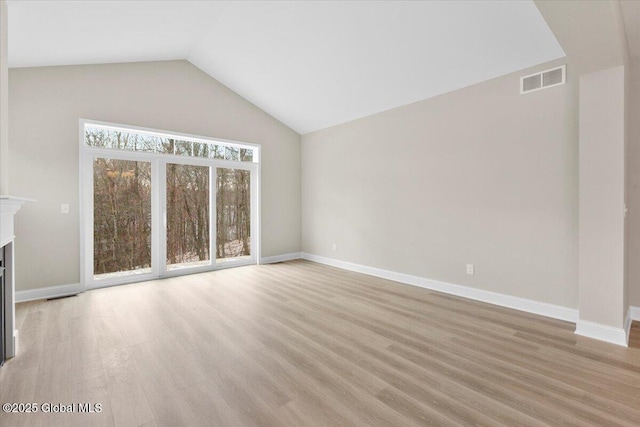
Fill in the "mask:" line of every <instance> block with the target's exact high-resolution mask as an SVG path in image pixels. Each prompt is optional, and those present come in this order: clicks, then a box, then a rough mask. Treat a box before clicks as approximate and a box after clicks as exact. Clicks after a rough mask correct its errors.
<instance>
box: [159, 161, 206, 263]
mask: <svg viewBox="0 0 640 427" xmlns="http://www.w3.org/2000/svg"><path fill="white" fill-rule="evenodd" d="M210 175H211V167H208V166H194V165H180V164H175V163H168V164H167V165H166V177H167V179H166V208H165V209H166V240H167V256H166V260H167V270H169V271H172V270H181V269H186V268H192V267H202V266H208V265H211V235H210V228H209V225H210V216H211V212H210V205H209V203H210V199H211V197H210V186H209V182H210Z"/></svg>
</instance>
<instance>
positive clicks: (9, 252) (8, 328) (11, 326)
mask: <svg viewBox="0 0 640 427" xmlns="http://www.w3.org/2000/svg"><path fill="white" fill-rule="evenodd" d="M26 202H35V200H33V199H27V198H25V197H14V196H0V248H4V261H5V272H4V277H5V294H4V296H5V298H4V303H5V305H4V308H5V310H4V312H5V341H6V342H5V344H6V346H5V353H6V354H5V357H6V358H7V359H8V358H11V357H13V356H15V355H16V352H17V347H18V342H17V331H16V330H15V294H16V293H15V272H14V249H13V240H14V239H15V232H14V227H13V217H14V215H15V214H16V212H18V210H20V208H21V207H22V205H23V204H24V203H26Z"/></svg>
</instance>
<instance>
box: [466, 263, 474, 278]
mask: <svg viewBox="0 0 640 427" xmlns="http://www.w3.org/2000/svg"><path fill="white" fill-rule="evenodd" d="M475 270H476V268H475V267H474V266H473V264H467V274H470V275H472V276H473V275H474V274H475Z"/></svg>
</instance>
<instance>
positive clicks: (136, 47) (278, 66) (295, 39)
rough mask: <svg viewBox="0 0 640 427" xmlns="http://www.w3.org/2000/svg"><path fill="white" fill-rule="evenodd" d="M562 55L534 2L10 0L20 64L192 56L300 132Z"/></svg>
mask: <svg viewBox="0 0 640 427" xmlns="http://www.w3.org/2000/svg"><path fill="white" fill-rule="evenodd" d="M562 56H564V52H563V50H562V48H561V47H560V45H559V44H558V42H557V41H556V39H555V37H554V36H553V34H552V33H551V31H550V30H549V27H548V26H547V24H546V22H545V21H544V19H543V18H542V16H541V14H540V13H539V11H538V9H537V8H536V6H535V4H534V3H533V2H532V1H513V2H510V1H471V2H463V1H442V2H438V1H428V2H416V1H414V2H402V1H389V2H386V1H372V2H369V1H360V2H324V1H318V2H312V1H299V2H271V1H261V2H213V1H153V0H145V1H25V0H12V1H9V65H10V66H11V67H34V66H48V65H71V64H97V63H114V62H131V61H150V60H168V59H187V60H189V61H190V62H192V63H193V64H194V65H196V66H197V67H199V68H200V69H202V70H203V71H205V72H207V73H208V74H210V75H211V76H212V77H214V78H215V79H217V80H219V81H220V82H222V83H223V84H225V85H227V86H228V87H230V88H231V89H233V90H234V91H236V92H237V93H239V94H240V95H241V96H243V97H245V98H246V99H248V100H249V101H251V102H253V103H254V104H255V105H257V106H258V107H260V108H262V109H263V110H265V111H266V112H268V113H269V114H271V115H273V116H274V117H276V118H277V119H279V120H281V121H282V122H284V123H285V124H287V125H288V126H290V127H291V128H293V129H294V130H296V131H297V132H299V133H301V134H304V133H308V132H312V131H315V130H318V129H322V128H326V127H329V126H333V125H336V124H339V123H344V122H347V121H350V120H354V119H357V118H360V117H364V116H367V115H370V114H374V113H377V112H380V111H384V110H387V109H390V108H394V107H397V106H401V105H405V104H408V103H411V102H415V101H419V100H422V99H426V98H429V97H433V96H437V95H440V94H443V93H446V92H449V91H452V90H455V89H459V88H462V87H465V86H468V85H472V84H475V83H478V82H481V81H484V80H487V79H491V78H494V77H498V76H501V75H504V74H507V73H510V72H513V71H516V70H520V69H523V68H526V67H529V66H532V65H536V64H539V63H542V62H546V61H549V60H552V59H556V58H559V57H562ZM514 90H517V88H516V89H514Z"/></svg>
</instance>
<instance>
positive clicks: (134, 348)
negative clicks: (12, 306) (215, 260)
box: [0, 260, 640, 427]
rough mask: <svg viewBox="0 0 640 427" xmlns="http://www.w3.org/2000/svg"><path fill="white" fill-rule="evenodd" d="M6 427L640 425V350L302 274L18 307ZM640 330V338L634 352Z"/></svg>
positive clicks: (293, 270) (425, 295)
mask: <svg viewBox="0 0 640 427" xmlns="http://www.w3.org/2000/svg"><path fill="white" fill-rule="evenodd" d="M17 325H18V327H19V330H20V353H19V355H18V356H17V357H16V358H14V359H12V360H10V361H8V363H6V365H5V366H4V367H2V368H1V369H0V402H2V403H5V402H22V403H27V402H36V403H38V404H42V403H52V404H56V403H58V404H66V405H68V404H71V403H100V404H101V405H102V411H101V412H99V413H92V414H87V413H51V414H43V413H42V412H38V413H36V414H33V413H32V414H6V413H0V425H2V426H3V427H9V426H112V425H117V426H171V427H175V426H200V425H202V426H315V425H319V426H424V425H438V426H449V425H486V426H495V425H508V426H513V425H527V426H541V425H569V426H586V425H594V426H623V425H627V426H632V425H633V426H638V425H640V348H639V347H640V337H638V339H636V338H635V337H634V338H632V343H631V344H632V347H631V348H628V349H626V348H622V347H617V346H614V345H609V344H605V343H601V342H598V341H594V340H590V339H588V338H583V337H579V336H576V335H575V334H574V333H573V331H574V329H575V325H573V324H571V323H566V322H561V321H556V320H552V319H548V318H544V317H539V316H535V315H530V314H526V313H522V312H517V311H513V310H509V309H505V308H500V307H496V306H491V305H488V304H483V303H479V302H474V301H470V300H465V299H462V298H458V297H453V296H449V295H445V294H440V293H437V292H431V291H428V290H424V289H420V288H416V287H411V286H405V285H401V284H398V283H394V282H390V281H387V280H382V279H377V278H373V277H370V276H365V275H361V274H357V273H352V272H347V271H343V270H339V269H335V268H331V267H327V266H323V265H320V264H315V263H311V262H307V261H301V260H300V261H292V262H288V263H281V264H273V265H266V266H250V267H242V268H236V269H229V270H222V271H218V272H213V273H205V274H199V275H191V276H184V277H180V278H172V279H166V280H159V281H153V282H147V283H140V284H134V285H127V286H120V287H113V288H108V289H101V290H95V291H90V292H86V293H84V294H81V295H79V296H77V297H72V298H65V299H60V300H54V301H36V302H30V303H24V304H20V305H19V306H18V309H17ZM639 333H640V327H639V326H638V325H637V324H636V325H634V335H638V334H639Z"/></svg>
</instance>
